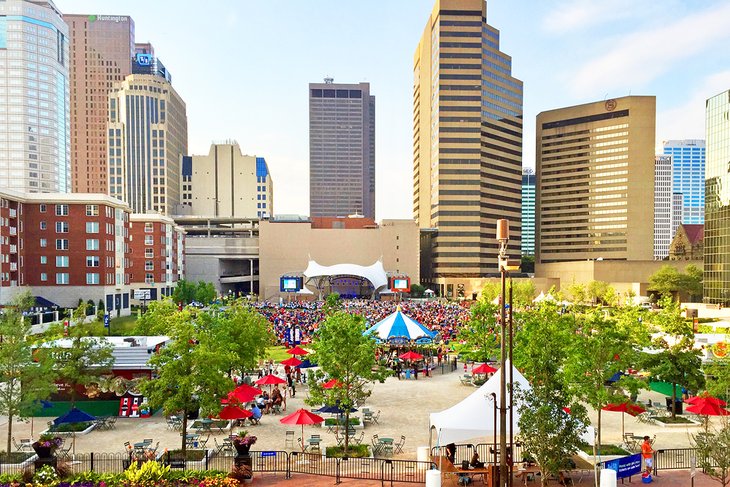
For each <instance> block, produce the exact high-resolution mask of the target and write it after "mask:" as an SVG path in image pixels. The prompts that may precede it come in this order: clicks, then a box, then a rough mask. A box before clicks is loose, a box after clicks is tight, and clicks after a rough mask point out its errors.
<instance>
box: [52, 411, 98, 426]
mask: <svg viewBox="0 0 730 487" xmlns="http://www.w3.org/2000/svg"><path fill="white" fill-rule="evenodd" d="M91 421H96V418H95V417H94V416H92V415H90V414H89V413H85V412H83V411H82V410H80V409H79V408H72V409H71V410H70V411H69V412H67V413H66V414H64V415H63V416H59V417H58V418H56V419H54V420H53V424H54V425H55V426H58V425H60V424H64V423H89V422H91Z"/></svg>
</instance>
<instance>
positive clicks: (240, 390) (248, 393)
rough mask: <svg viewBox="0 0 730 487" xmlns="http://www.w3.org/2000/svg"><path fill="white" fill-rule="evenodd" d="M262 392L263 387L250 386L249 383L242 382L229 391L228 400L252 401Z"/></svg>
mask: <svg viewBox="0 0 730 487" xmlns="http://www.w3.org/2000/svg"><path fill="white" fill-rule="evenodd" d="M261 394H262V391H261V389H259V388H257V387H253V386H250V385H248V384H241V385H240V386H238V387H236V388H235V389H233V390H232V391H231V392H229V393H228V400H229V401H231V400H234V401H238V402H240V403H246V402H251V401H253V400H254V399H256V396H259V395H261Z"/></svg>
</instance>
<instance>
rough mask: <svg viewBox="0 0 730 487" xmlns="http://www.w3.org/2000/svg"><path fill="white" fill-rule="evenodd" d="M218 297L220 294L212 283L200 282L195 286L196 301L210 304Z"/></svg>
mask: <svg viewBox="0 0 730 487" xmlns="http://www.w3.org/2000/svg"><path fill="white" fill-rule="evenodd" d="M217 297H218V292H217V291H216V290H215V286H214V285H213V283H212V282H205V281H198V284H197V285H196V286H195V301H197V302H198V303H202V304H210V303H212V302H213V301H215V299H216V298H217Z"/></svg>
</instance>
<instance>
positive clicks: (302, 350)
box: [286, 345, 309, 355]
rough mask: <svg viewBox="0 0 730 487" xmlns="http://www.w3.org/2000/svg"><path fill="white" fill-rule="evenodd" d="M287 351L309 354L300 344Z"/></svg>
mask: <svg viewBox="0 0 730 487" xmlns="http://www.w3.org/2000/svg"><path fill="white" fill-rule="evenodd" d="M286 353H288V354H289V355H308V354H309V352H307V351H306V350H304V349H303V348H302V347H300V346H299V345H297V346H296V347H294V348H290V349H289V350H287V351H286Z"/></svg>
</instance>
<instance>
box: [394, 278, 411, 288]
mask: <svg viewBox="0 0 730 487" xmlns="http://www.w3.org/2000/svg"><path fill="white" fill-rule="evenodd" d="M393 289H408V279H394V280H393Z"/></svg>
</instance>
